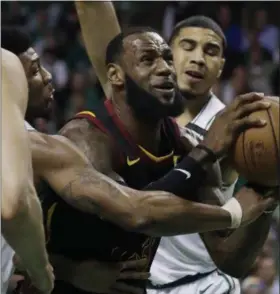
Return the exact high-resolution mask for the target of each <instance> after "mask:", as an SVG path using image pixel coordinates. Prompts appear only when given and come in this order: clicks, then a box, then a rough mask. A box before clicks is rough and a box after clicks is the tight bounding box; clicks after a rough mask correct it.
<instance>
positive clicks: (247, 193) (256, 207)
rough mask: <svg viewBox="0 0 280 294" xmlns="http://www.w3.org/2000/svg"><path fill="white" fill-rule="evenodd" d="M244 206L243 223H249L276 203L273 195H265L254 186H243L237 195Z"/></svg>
mask: <svg viewBox="0 0 280 294" xmlns="http://www.w3.org/2000/svg"><path fill="white" fill-rule="evenodd" d="M235 198H236V199H237V200H238V202H239V203H240V205H241V207H242V211H243V215H242V222H241V225H242V226H243V225H248V224H249V223H251V222H253V221H254V220H256V219H257V218H258V217H259V216H261V215H262V214H263V213H264V212H265V211H266V210H267V209H269V208H270V207H271V206H272V205H274V204H275V201H276V200H275V198H274V197H273V195H271V196H268V197H264V195H261V194H259V193H258V192H256V191H255V190H253V189H252V188H248V187H245V186H244V187H242V188H241V189H240V190H239V191H238V192H237V193H236V195H235Z"/></svg>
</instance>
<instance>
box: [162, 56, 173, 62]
mask: <svg viewBox="0 0 280 294" xmlns="http://www.w3.org/2000/svg"><path fill="white" fill-rule="evenodd" d="M164 59H165V61H166V62H167V63H168V64H173V55H168V56H166V57H165V58H164Z"/></svg>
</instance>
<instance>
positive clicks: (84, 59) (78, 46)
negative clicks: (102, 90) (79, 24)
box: [66, 32, 90, 71]
mask: <svg viewBox="0 0 280 294" xmlns="http://www.w3.org/2000/svg"><path fill="white" fill-rule="evenodd" d="M69 45H70V46H69V47H68V52H67V55H66V61H67V64H68V66H69V69H70V70H78V71H79V70H83V69H85V68H89V67H90V62H89V59H88V56H87V54H86V52H85V46H84V41H83V37H82V34H81V32H78V33H77V38H76V39H75V40H73V41H72V42H71V44H69Z"/></svg>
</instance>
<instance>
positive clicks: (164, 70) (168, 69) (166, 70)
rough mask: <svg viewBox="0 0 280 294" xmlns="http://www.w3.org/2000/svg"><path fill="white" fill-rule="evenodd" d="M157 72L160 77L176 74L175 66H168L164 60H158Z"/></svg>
mask: <svg viewBox="0 0 280 294" xmlns="http://www.w3.org/2000/svg"><path fill="white" fill-rule="evenodd" d="M156 72H157V75H160V76H169V75H170V74H171V73H173V72H174V68H173V65H170V64H168V63H167V62H166V61H165V60H164V59H160V60H158V64H157V70H156Z"/></svg>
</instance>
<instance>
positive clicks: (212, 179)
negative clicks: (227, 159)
mask: <svg viewBox="0 0 280 294" xmlns="http://www.w3.org/2000/svg"><path fill="white" fill-rule="evenodd" d="M180 131H181V142H182V143H183V145H184V147H185V148H186V152H187V153H188V152H190V151H191V150H192V149H193V148H194V147H195V146H197V145H198V144H199V143H200V142H201V141H202V139H201V138H199V137H198V136H195V135H194V133H193V132H192V131H190V130H189V129H188V128H184V129H183V128H181V129H180ZM203 184H204V185H205V186H210V187H221V186H222V173H221V168H220V164H219V163H218V162H216V163H214V164H211V165H209V167H208V168H207V177H206V180H205V181H204V183H203Z"/></svg>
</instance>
